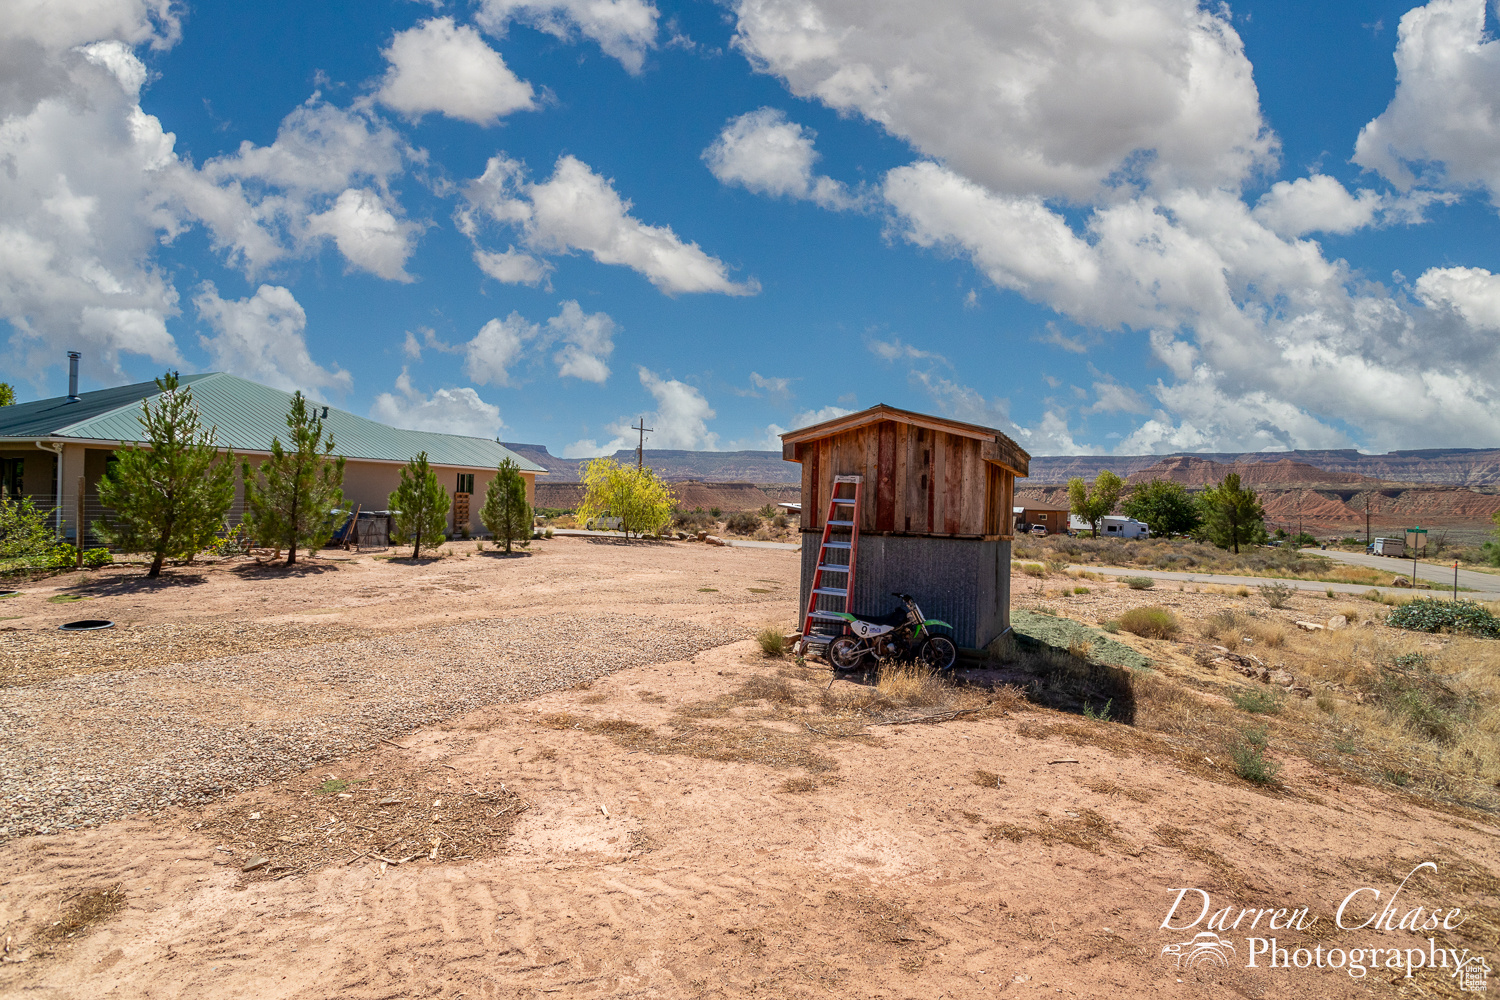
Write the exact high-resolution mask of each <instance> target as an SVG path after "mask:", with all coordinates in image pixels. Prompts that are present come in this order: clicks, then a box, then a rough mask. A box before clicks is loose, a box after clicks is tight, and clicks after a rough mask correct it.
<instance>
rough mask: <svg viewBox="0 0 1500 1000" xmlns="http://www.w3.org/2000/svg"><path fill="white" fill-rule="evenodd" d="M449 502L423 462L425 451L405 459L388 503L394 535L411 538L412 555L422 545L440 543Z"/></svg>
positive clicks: (433, 474)
mask: <svg viewBox="0 0 1500 1000" xmlns="http://www.w3.org/2000/svg"><path fill="white" fill-rule="evenodd" d="M449 503H450V501H449V499H448V493H447V491H446V490H444V489H443V487H442V485H441V484H439V483H438V479H437V473H435V472H433V471H432V466H430V465H428V464H427V452H425V451H424V452H421V453H419V454H418V455H417V457H416V458H414V459H412V460H411V461H409V462H407V463H406V468H404V469H402V470H401V485H399V486H397V487H396V492H394V493H392V494H391V497H390V501H389V506H390V508H391V513H392V514H393V515H394V520H395V528H396V535H397V537H398V538H400V539H401V540H403V541H405V540H406V539H408V538H409V539H411V557H412V558H413V559H416V558H419V557H420V556H421V554H422V549H423V547H424V546H425V547H426V548H429V549H435V548H437V547H438V546H439V545H442V544H443V538H444V534H443V532H444V529H445V528H446V527H447V525H448V505H449Z"/></svg>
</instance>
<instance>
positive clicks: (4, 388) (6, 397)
mask: <svg viewBox="0 0 1500 1000" xmlns="http://www.w3.org/2000/svg"><path fill="white" fill-rule="evenodd" d="M15 403H16V387H15V386H13V385H11V384H10V383H9V382H0V406H14V405H15Z"/></svg>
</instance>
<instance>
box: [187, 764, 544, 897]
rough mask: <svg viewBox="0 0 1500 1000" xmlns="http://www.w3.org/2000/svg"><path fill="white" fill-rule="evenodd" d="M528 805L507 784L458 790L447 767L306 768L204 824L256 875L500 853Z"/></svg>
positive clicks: (255, 877) (235, 803)
mask: <svg viewBox="0 0 1500 1000" xmlns="http://www.w3.org/2000/svg"><path fill="white" fill-rule="evenodd" d="M527 808H528V807H527V804H526V802H525V801H523V800H522V799H521V797H520V796H518V795H516V793H514V792H512V791H508V790H505V789H484V790H480V789H459V788H455V787H454V786H453V785H451V784H450V783H449V779H448V778H447V777H446V776H443V775H440V774H428V773H425V772H421V771H417V770H404V769H400V768H393V769H392V770H391V771H389V772H387V773H385V774H382V775H372V776H370V777H368V778H362V779H357V780H345V779H336V778H335V779H325V780H324V781H323V782H321V783H318V782H317V779H316V778H314V777H308V776H304V777H303V778H301V779H298V780H297V781H295V782H293V783H292V784H290V785H289V786H287V787H285V788H284V789H282V790H280V793H279V794H278V793H275V792H269V793H268V792H265V791H262V792H259V793H256V794H253V795H251V796H245V797H241V798H238V799H235V800H234V801H233V802H232V804H230V805H229V806H227V807H226V808H220V809H213V808H211V809H210V811H209V812H208V813H207V815H206V817H205V819H204V820H203V822H202V828H203V830H204V831H205V832H207V833H209V834H211V835H215V836H217V837H218V838H219V843H221V844H223V845H225V846H227V847H229V848H230V853H231V856H232V857H233V858H234V860H235V861H236V862H238V863H239V865H240V866H241V869H242V870H243V871H244V873H245V875H244V877H245V878H246V879H247V880H251V881H263V880H267V879H278V878H285V877H287V876H288V875H295V874H304V873H306V872H310V871H313V870H315V869H317V868H322V867H324V866H325V865H329V864H335V863H341V862H342V863H348V862H353V861H357V860H360V859H363V858H368V859H370V860H372V861H384V862H387V863H394V864H405V863H407V862H411V861H416V860H419V859H424V860H428V861H454V860H465V859H469V858H480V857H488V856H491V855H494V854H498V853H500V852H501V851H502V850H503V849H504V847H505V843H506V840H507V839H508V838H509V836H510V831H511V827H512V826H514V824H515V822H516V820H517V819H518V818H519V817H520V815H521V813H522V812H524V811H525V810H526V809H527Z"/></svg>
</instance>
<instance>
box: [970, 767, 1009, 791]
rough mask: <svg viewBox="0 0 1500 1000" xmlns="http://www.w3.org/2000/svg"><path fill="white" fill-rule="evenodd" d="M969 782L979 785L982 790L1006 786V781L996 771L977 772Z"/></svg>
mask: <svg viewBox="0 0 1500 1000" xmlns="http://www.w3.org/2000/svg"><path fill="white" fill-rule="evenodd" d="M969 780H970V781H972V782H973V783H974V784H976V785H978V786H979V787H980V788H999V787H1000V786H1001V785H1003V784H1005V779H1004V778H1002V777H1000V775H998V774H996V773H995V772H994V771H978V770H976V771H975V772H974V773H973V775H971V776H970V778H969Z"/></svg>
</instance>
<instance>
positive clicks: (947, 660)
mask: <svg viewBox="0 0 1500 1000" xmlns="http://www.w3.org/2000/svg"><path fill="white" fill-rule="evenodd" d="M917 659H919V660H921V661H922V665H923V666H925V667H927V668H928V669H930V670H950V669H952V667H953V664H954V663H956V662H958V647H957V646H955V645H954V644H953V640H952V639H950V638H948V637H947V636H945V635H933V636H928V637H927V639H926V640H924V641H923V643H922V646H921V648H920V649H918V650H917Z"/></svg>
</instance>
